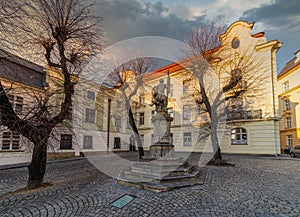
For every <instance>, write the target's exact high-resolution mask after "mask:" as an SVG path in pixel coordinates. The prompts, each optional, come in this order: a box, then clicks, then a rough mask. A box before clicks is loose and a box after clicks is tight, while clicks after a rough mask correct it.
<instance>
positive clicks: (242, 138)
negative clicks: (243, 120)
mask: <svg viewBox="0 0 300 217" xmlns="http://www.w3.org/2000/svg"><path fill="white" fill-rule="evenodd" d="M231 145H247V131H246V129H244V128H241V127H238V128H234V129H232V130H231Z"/></svg>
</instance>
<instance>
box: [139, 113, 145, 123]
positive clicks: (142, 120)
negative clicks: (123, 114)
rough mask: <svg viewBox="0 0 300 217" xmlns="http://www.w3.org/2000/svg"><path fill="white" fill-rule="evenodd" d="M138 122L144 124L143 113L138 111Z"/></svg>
mask: <svg viewBox="0 0 300 217" xmlns="http://www.w3.org/2000/svg"><path fill="white" fill-rule="evenodd" d="M139 124H140V125H144V124H145V113H144V112H140V114H139Z"/></svg>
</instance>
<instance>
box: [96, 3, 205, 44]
mask: <svg viewBox="0 0 300 217" xmlns="http://www.w3.org/2000/svg"><path fill="white" fill-rule="evenodd" d="M187 11H189V9H188V7H187V8H185V9H184V11H183V13H184V12H187ZM98 12H99V14H100V15H101V16H103V17H104V21H103V22H104V23H103V30H104V32H105V33H106V35H107V39H108V40H109V43H110V44H112V43H116V42H118V41H121V40H125V39H128V38H132V37H139V36H150V35H151V36H164V37H170V38H174V39H177V40H181V41H183V40H184V38H185V37H186V36H187V34H188V33H189V31H190V29H191V27H192V26H193V25H194V24H195V22H197V21H199V20H202V19H204V17H205V16H199V17H196V18H197V21H196V20H187V19H185V18H184V17H183V14H182V16H181V15H180V13H179V11H177V12H176V13H179V15H176V14H175V11H170V10H169V8H166V7H165V6H164V5H163V3H162V2H156V3H150V2H147V3H142V2H140V1H139V0H126V1H123V0H110V1H106V2H104V3H103V4H101V7H99V9H98ZM191 13H192V11H191Z"/></svg>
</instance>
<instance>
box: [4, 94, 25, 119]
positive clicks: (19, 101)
mask: <svg viewBox="0 0 300 217" xmlns="http://www.w3.org/2000/svg"><path fill="white" fill-rule="evenodd" d="M7 98H8V100H9V102H10V104H11V106H12V107H13V108H14V110H15V112H16V113H18V114H19V113H22V111H23V97H20V96H14V95H10V94H7Z"/></svg>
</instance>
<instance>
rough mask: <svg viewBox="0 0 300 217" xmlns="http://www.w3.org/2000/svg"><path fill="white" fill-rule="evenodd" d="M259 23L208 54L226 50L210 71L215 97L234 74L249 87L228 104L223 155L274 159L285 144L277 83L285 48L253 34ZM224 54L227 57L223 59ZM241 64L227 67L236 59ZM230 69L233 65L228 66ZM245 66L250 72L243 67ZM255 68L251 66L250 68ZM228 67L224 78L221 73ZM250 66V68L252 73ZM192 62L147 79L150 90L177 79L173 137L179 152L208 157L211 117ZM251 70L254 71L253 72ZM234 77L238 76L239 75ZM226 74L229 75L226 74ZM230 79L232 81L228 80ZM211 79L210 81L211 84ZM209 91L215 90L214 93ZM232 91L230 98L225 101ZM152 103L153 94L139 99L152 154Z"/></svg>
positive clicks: (240, 25) (243, 26) (234, 32)
mask: <svg viewBox="0 0 300 217" xmlns="http://www.w3.org/2000/svg"><path fill="white" fill-rule="evenodd" d="M253 25H254V23H247V22H244V21H237V22H235V23H233V24H232V25H231V26H229V27H228V29H227V30H226V31H225V33H224V34H223V35H221V37H220V39H221V45H220V46H219V47H218V48H216V49H214V50H211V51H208V52H218V50H220V49H223V48H224V50H226V52H227V53H225V54H224V53H222V54H223V56H219V59H218V60H216V61H214V62H212V63H211V64H210V67H211V68H212V70H213V71H214V72H215V75H216V76H215V77H213V76H212V77H211V78H209V79H210V81H209V82H208V83H209V85H211V86H210V87H207V89H211V90H212V91H211V92H212V94H213V92H214V91H215V90H216V91H217V90H218V89H220V88H222V87H223V86H224V84H225V82H226V79H228V74H229V75H230V74H231V76H234V75H235V74H236V72H239V73H242V71H243V70H248V72H247V75H244V78H243V80H242V81H241V82H240V86H238V87H237V88H246V89H247V90H246V94H245V95H244V96H243V97H240V98H236V99H233V100H232V101H231V102H230V101H229V102H227V103H226V105H225V108H224V110H226V115H227V117H226V121H224V120H223V121H222V122H221V123H220V124H219V127H218V129H219V133H220V135H219V140H220V144H221V150H222V152H223V153H237V154H270V155H277V154H279V153H280V142H279V112H278V99H277V97H276V96H277V80H276V75H277V71H276V52H277V50H278V49H279V48H280V46H281V43H280V42H279V41H277V40H273V41H268V40H267V39H266V37H265V36H264V33H257V34H252V31H251V30H252V28H253ZM222 54H221V55H222ZM237 56H238V57H242V56H243V57H246V58H244V60H245V61H244V62H245V63H243V62H241V59H243V58H237V59H239V61H240V62H238V63H237V64H235V65H234V64H233V65H230V64H227V62H232V60H233V59H234V58H236V57H237ZM226 64H227V65H226ZM242 65H244V67H243V66H242ZM250 65H251V66H250ZM220 66H222V67H223V68H224V67H225V68H227V72H228V71H229V73H225V71H226V70H225V71H224V73H223V72H222V71H221V70H220V71H219V69H220V68H222V67H220ZM247 67H248V68H247ZM188 68H189V60H186V59H185V60H182V61H180V62H178V63H173V64H170V65H168V66H165V67H162V68H160V69H157V70H155V71H153V72H151V73H148V74H146V75H145V76H144V81H145V82H146V83H147V86H150V87H151V86H152V87H153V86H155V85H156V84H158V83H159V79H161V78H163V79H164V80H165V81H166V80H167V74H168V73H169V75H170V77H171V85H170V94H169V99H168V100H169V102H168V107H169V108H168V112H169V113H170V115H171V116H172V117H173V118H174V120H173V122H172V125H171V137H172V141H173V145H175V150H176V151H184V152H186V151H188V152H190V151H195V152H208V151H211V150H212V146H211V144H209V143H210V139H209V130H208V125H207V124H209V118H208V115H207V113H206V112H205V111H203V110H202V109H201V108H199V106H198V105H197V104H196V103H195V100H196V99H195V95H197V93H199V86H198V87H197V85H194V84H195V83H197V82H196V81H195V79H194V80H193V79H189V78H190V77H191V72H189V69H188ZM250 69H251V70H250ZM233 72H234V73H233ZM225 74H226V75H225ZM226 76H227V77H226ZM209 79H208V80H209ZM208 92H209V91H208ZM228 94H230V92H227V93H225V94H224V95H225V96H224V97H226V96H228ZM149 104H151V90H150V89H149V90H148V91H144V92H143V93H141V95H140V97H139V99H136V106H135V109H134V110H135V113H136V115H137V117H136V118H137V120H138V121H139V132H140V135H141V138H142V140H143V141H144V146H145V148H146V149H147V148H148V147H149V146H150V145H151V144H152V141H153V128H152V124H151V117H152V114H153V112H154V111H153V110H154V108H152V107H151V106H149Z"/></svg>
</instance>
